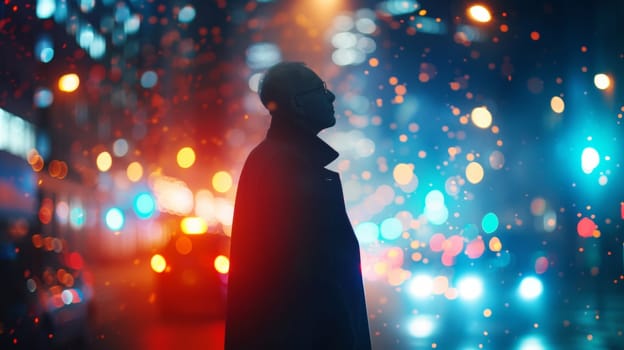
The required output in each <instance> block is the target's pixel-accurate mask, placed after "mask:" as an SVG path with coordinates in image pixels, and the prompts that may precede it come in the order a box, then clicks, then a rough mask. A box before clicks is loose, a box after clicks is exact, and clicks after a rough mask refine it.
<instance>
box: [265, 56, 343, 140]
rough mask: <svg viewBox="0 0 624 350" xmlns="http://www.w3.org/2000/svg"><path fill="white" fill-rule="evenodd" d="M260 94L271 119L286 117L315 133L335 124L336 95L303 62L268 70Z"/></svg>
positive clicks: (285, 63)
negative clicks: (334, 103)
mask: <svg viewBox="0 0 624 350" xmlns="http://www.w3.org/2000/svg"><path fill="white" fill-rule="evenodd" d="M259 94H260V100H261V101H262V104H263V105H264V106H265V107H266V108H267V109H268V110H269V111H270V112H271V116H272V117H273V118H288V119H290V120H293V121H295V122H296V123H298V124H300V125H302V126H304V127H305V128H306V129H308V130H310V131H312V132H314V133H318V132H319V131H321V130H323V129H326V128H329V127H331V126H333V125H334V124H335V123H336V118H335V116H334V106H333V102H334V100H335V99H336V96H335V95H334V94H333V93H332V92H331V91H329V90H328V89H327V87H326V86H325V82H323V80H322V79H321V78H320V77H319V76H318V75H317V74H316V73H314V72H313V71H312V70H311V69H310V68H308V67H307V66H306V65H305V64H304V63H301V62H281V63H278V64H276V65H274V66H273V67H271V68H269V70H268V71H267V72H266V73H265V75H264V77H263V79H262V81H261V82H260V89H259Z"/></svg>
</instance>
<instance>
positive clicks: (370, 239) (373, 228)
mask: <svg viewBox="0 0 624 350" xmlns="http://www.w3.org/2000/svg"><path fill="white" fill-rule="evenodd" d="M355 236H356V237H357V239H358V241H359V242H360V243H362V244H367V243H374V242H376V241H377V240H378V239H379V226H377V224H375V223H374V222H363V223H361V224H359V225H357V226H356V227H355Z"/></svg>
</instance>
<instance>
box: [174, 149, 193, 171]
mask: <svg viewBox="0 0 624 350" xmlns="http://www.w3.org/2000/svg"><path fill="white" fill-rule="evenodd" d="M177 161H178V166H179V167H180V168H183V169H187V168H190V167H191V166H193V164H195V151H194V150H193V149H192V148H191V147H183V148H181V149H180V150H179V151H178V156H177Z"/></svg>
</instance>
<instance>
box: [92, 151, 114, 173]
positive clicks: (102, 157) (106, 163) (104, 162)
mask: <svg viewBox="0 0 624 350" xmlns="http://www.w3.org/2000/svg"><path fill="white" fill-rule="evenodd" d="M95 163H96V164H97V167H98V170H100V171H101V172H107V171H109V170H110V168H111V166H113V157H111V155H110V153H108V152H102V153H100V154H98V156H97V158H96V160H95Z"/></svg>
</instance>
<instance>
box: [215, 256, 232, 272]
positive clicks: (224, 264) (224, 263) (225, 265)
mask: <svg viewBox="0 0 624 350" xmlns="http://www.w3.org/2000/svg"><path fill="white" fill-rule="evenodd" d="M214 268H215V270H217V272H218V273H220V274H224V275H225V274H226V273H228V272H229V271H230V259H228V258H227V256H225V255H219V256H217V257H216V258H215V260H214Z"/></svg>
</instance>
